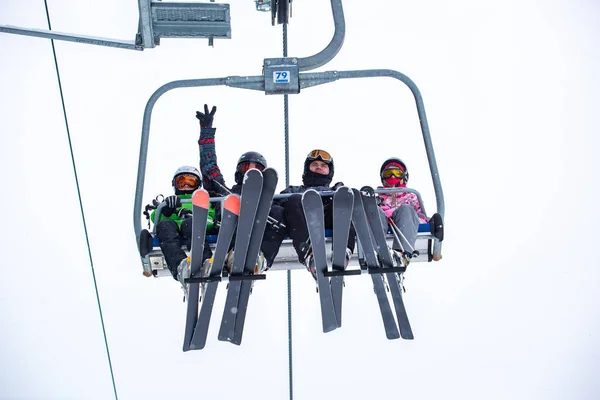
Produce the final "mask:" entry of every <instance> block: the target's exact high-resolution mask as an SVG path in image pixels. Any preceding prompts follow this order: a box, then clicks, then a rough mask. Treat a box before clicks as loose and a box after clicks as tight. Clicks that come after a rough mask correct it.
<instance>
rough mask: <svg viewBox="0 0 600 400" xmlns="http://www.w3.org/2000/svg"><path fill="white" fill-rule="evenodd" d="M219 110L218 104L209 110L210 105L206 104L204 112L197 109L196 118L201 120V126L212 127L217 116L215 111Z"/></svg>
mask: <svg viewBox="0 0 600 400" xmlns="http://www.w3.org/2000/svg"><path fill="white" fill-rule="evenodd" d="M216 112H217V106H213V108H212V110H210V112H208V105H207V104H205V105H204V113H201V112H200V111H196V118H198V120H199V121H200V127H201V128H212V124H213V119H214V117H215V113H216Z"/></svg>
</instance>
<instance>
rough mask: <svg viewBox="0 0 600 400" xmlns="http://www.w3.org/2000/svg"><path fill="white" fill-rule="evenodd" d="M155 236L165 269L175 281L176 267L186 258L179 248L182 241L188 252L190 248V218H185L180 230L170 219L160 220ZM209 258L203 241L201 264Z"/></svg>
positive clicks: (206, 243) (210, 253)
mask: <svg viewBox="0 0 600 400" xmlns="http://www.w3.org/2000/svg"><path fill="white" fill-rule="evenodd" d="M156 236H157V237H158V239H159V240H160V249H161V250H162V253H163V255H164V256H165V260H166V261H167V267H169V271H171V275H173V278H174V279H177V267H178V266H179V264H180V263H181V261H182V260H183V259H184V258H186V257H187V256H186V254H185V251H184V250H183V249H182V248H181V244H182V239H183V244H184V245H185V246H186V247H187V249H188V250H191V248H192V218H190V217H188V218H185V219H184V220H183V221H182V222H181V229H179V227H178V226H177V223H176V222H175V221H173V220H172V219H165V220H162V221H160V222H159V223H158V224H157V225H156ZM210 257H212V251H211V249H210V246H209V245H208V242H207V241H206V240H205V241H204V253H203V255H202V262H204V260H206V259H208V258H210Z"/></svg>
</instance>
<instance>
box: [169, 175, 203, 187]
mask: <svg viewBox="0 0 600 400" xmlns="http://www.w3.org/2000/svg"><path fill="white" fill-rule="evenodd" d="M183 186H191V187H198V186H200V179H198V177H197V176H196V175H192V174H181V175H177V176H176V177H175V187H177V188H180V187H183Z"/></svg>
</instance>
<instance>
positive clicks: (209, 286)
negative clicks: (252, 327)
mask: <svg viewBox="0 0 600 400" xmlns="http://www.w3.org/2000/svg"><path fill="white" fill-rule="evenodd" d="M221 209H222V214H221V227H220V228H219V235H218V238H217V245H216V247H215V252H214V254H213V258H212V264H211V267H210V271H209V272H208V277H210V278H217V277H220V276H221V275H222V274H223V266H224V264H225V261H226V259H227V253H228V252H229V246H230V245H231V240H232V239H233V234H234V233H235V229H236V227H237V222H238V215H239V213H240V197H239V196H238V195H236V194H230V195H229V196H227V197H225V199H224V200H223V207H222V208H221ZM203 285H204V293H203V294H202V303H201V305H200V316H199V317H198V322H197V323H196V329H195V330H194V335H193V336H192V341H191V343H190V346H189V350H196V349H203V348H204V346H205V345H206V338H207V335H208V327H209V324H210V317H211V314H212V310H213V305H214V302H215V297H216V294H217V287H218V285H219V282H206V283H204V284H203Z"/></svg>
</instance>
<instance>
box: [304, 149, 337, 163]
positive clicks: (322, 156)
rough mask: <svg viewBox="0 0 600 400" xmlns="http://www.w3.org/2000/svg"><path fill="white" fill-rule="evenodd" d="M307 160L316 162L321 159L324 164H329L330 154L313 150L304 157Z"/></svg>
mask: <svg viewBox="0 0 600 400" xmlns="http://www.w3.org/2000/svg"><path fill="white" fill-rule="evenodd" d="M306 158H308V159H309V160H311V161H312V160H317V159H319V158H320V159H321V161H325V162H331V160H332V157H331V154H329V153H328V152H326V151H325V150H313V151H311V152H310V153H308V156H307V157H306Z"/></svg>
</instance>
